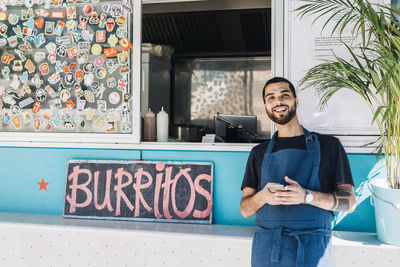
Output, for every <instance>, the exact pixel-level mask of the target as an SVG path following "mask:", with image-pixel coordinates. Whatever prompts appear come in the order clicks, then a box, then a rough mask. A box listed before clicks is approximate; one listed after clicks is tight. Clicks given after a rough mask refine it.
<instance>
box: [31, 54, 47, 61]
mask: <svg viewBox="0 0 400 267" xmlns="http://www.w3.org/2000/svg"><path fill="white" fill-rule="evenodd" d="M45 58H46V53H44V52H35V54H34V56H33V60H35V62H40V61H42V60H43V59H45Z"/></svg>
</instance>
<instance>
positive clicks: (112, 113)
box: [107, 109, 121, 121]
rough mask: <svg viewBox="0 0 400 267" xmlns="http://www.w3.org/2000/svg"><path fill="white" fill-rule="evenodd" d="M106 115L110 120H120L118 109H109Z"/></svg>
mask: <svg viewBox="0 0 400 267" xmlns="http://www.w3.org/2000/svg"><path fill="white" fill-rule="evenodd" d="M107 117H108V119H109V120H112V121H119V120H121V116H120V115H119V111H118V110H117V109H109V110H108V115H107Z"/></svg>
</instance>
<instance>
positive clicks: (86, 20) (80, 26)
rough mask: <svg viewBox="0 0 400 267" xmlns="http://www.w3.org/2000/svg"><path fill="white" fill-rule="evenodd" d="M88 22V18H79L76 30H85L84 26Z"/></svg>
mask: <svg viewBox="0 0 400 267" xmlns="http://www.w3.org/2000/svg"><path fill="white" fill-rule="evenodd" d="M88 22H89V18H88V17H79V25H78V28H79V29H81V30H86V26H87V24H88Z"/></svg>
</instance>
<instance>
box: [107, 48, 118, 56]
mask: <svg viewBox="0 0 400 267" xmlns="http://www.w3.org/2000/svg"><path fill="white" fill-rule="evenodd" d="M104 56H105V57H116V56H117V48H104Z"/></svg>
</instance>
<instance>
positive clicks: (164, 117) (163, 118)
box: [157, 107, 168, 142]
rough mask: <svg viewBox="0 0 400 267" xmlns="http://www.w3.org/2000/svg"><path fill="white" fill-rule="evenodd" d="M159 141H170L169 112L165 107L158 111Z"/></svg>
mask: <svg viewBox="0 0 400 267" xmlns="http://www.w3.org/2000/svg"><path fill="white" fill-rule="evenodd" d="M157 142H168V113H167V112H165V111H164V107H161V111H160V112H158V113H157Z"/></svg>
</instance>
